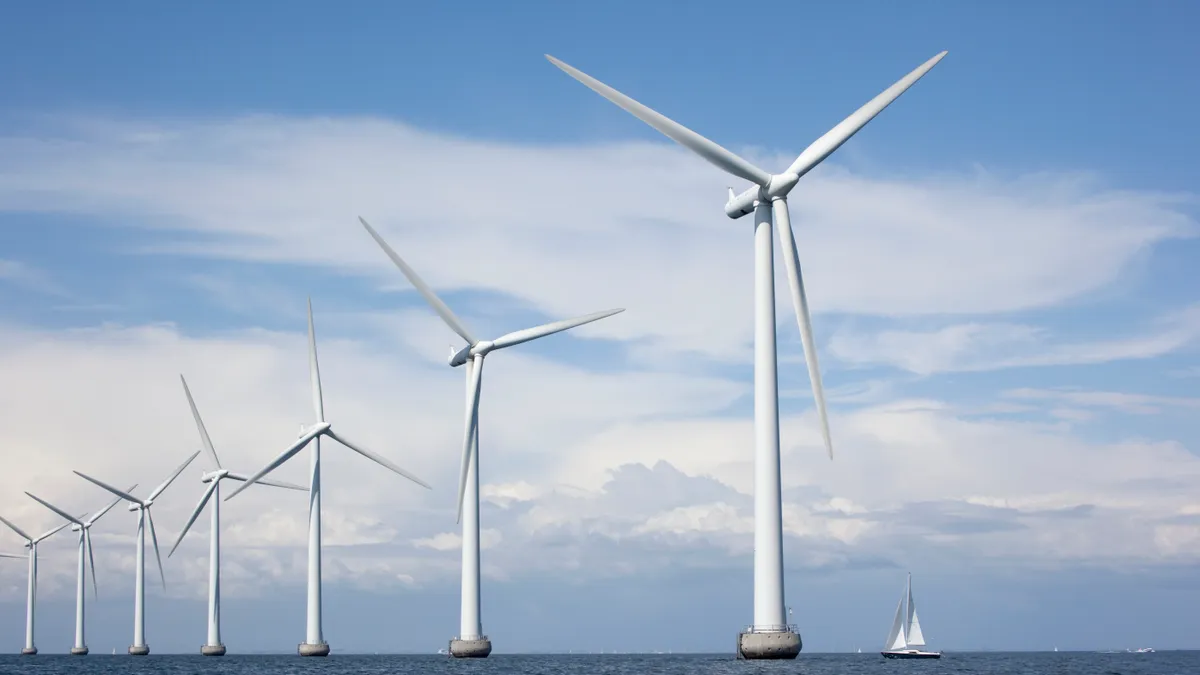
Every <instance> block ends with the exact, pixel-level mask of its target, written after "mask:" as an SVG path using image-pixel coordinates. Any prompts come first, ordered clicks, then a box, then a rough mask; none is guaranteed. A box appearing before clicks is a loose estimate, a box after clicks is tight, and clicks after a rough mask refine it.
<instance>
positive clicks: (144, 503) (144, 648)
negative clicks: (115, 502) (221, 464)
mask: <svg viewBox="0 0 1200 675" xmlns="http://www.w3.org/2000/svg"><path fill="white" fill-rule="evenodd" d="M199 454H200V451H199V450H197V451H196V452H193V453H192V455H191V456H190V457H188V458H187V460H186V461H185V462H184V463H183V464H180V465H179V468H178V469H175V473H172V474H171V476H170V477H169V478H167V479H166V480H164V481H163V482H162V483H161V484H160V485H159V486H158V487H156V488H154V491H153V492H151V493H150V496H148V497H146V498H145V499H138V498H137V497H134V496H133V495H131V494H129V492H127V491H125V490H118V489H117V488H115V487H113V486H111V485H109V484H108V483H105V482H103V481H101V480H98V479H96V478H92V477H91V476H88V475H86V474H83V473H80V472H78V471H76V472H75V474H76V475H78V476H79V477H80V478H83V479H84V480H86V481H89V482H91V483H93V484H95V485H98V486H100V487H102V488H104V489H105V490H108V491H109V492H111V493H112V494H114V495H116V496H118V497H120V498H121V499H124V500H125V501H127V502H129V510H130V511H136V512H137V514H138V521H137V563H136V565H137V567H136V572H137V577H136V580H135V582H134V587H133V644H131V645H129V653H130V654H131V655H133V656H145V655H147V654H149V653H150V645H148V644H146V524H147V523H149V524H150V540H151V541H152V542H153V543H154V559H155V560H157V561H158V576H159V577H160V578H161V579H162V585H163V590H166V588H167V575H166V574H164V573H163V566H162V556H161V555H159V553H158V534H156V533H155V531H154V516H152V515H151V514H150V507H151V506H153V505H154V500H155V499H158V497H159V495H161V494H162V493H163V491H164V490H166V489H167V486H169V485H170V484H171V483H172V482H173V481H174V480H175V479H176V478H178V477H179V474H181V473H183V470H184V469H186V468H187V466H188V464H191V463H192V460H193V459H196V457H197V456H198V455H199Z"/></svg>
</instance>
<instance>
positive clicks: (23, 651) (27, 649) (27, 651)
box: [21, 647, 37, 656]
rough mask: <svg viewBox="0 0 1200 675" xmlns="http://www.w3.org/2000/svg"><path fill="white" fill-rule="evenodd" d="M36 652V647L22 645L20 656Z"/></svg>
mask: <svg viewBox="0 0 1200 675" xmlns="http://www.w3.org/2000/svg"><path fill="white" fill-rule="evenodd" d="M34 654H37V647H22V648H21V656H33V655H34Z"/></svg>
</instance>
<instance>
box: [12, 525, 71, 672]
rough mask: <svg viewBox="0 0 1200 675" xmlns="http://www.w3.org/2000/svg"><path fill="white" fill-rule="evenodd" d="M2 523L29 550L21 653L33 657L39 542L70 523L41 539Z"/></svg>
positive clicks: (35, 650) (35, 647) (34, 651)
mask: <svg viewBox="0 0 1200 675" xmlns="http://www.w3.org/2000/svg"><path fill="white" fill-rule="evenodd" d="M0 522H3V523H4V524H5V525H7V526H9V527H10V528H11V529H12V531H13V532H16V533H17V535H19V536H20V537H21V538H22V539H24V540H25V548H27V549H29V595H28V597H27V598H26V600H25V647H24V648H23V649H21V653H22V654H25V655H27V656H33V655H34V654H37V653H38V650H37V645H35V644H34V643H33V610H34V605H35V604H36V602H37V545H38V542H40V541H42V540H43V539H46V538H47V537H49V536H51V535H53V534H57V533H58V531H59V530H61V529H63V528H64V527H66V526H67V525H70V523H63V524H62V525H59V526H58V527H56V528H54V529H53V530H49V531H47V532H46V533H45V534H43V535H42V536H40V537H31V536H29V535H28V534H25V531H24V530H22V529H21V528H19V527H17V526H16V525H13V524H12V523H11V522H9V521H8V520H7V519H5V518H4V517H0ZM5 557H9V556H8V554H5Z"/></svg>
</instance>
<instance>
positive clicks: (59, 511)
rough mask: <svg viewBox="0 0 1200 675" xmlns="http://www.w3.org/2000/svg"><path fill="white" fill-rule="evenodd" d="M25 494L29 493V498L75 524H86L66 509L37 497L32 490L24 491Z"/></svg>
mask: <svg viewBox="0 0 1200 675" xmlns="http://www.w3.org/2000/svg"><path fill="white" fill-rule="evenodd" d="M25 494H27V495H29V498H30V499H32V500H33V501H35V502H37V503H39V504H41V505H42V506H44V507H46V508H48V509H50V510H51V511H53V512H55V513H57V514H58V515H60V516H62V517H63V518H66V519H67V520H68V521H70V522H71V523H75V524H76V525H81V526H82V525H86V523H84V522H83V521H82V520H79V519H77V518H76V517H75V516H73V515H71V514H69V513H67V512H66V511H63V510H62V509H60V508H58V507H57V506H55V505H53V504H51V503H50V502H48V501H46V500H44V499H42V498H41V497H38V496H37V495H35V494H33V493H32V492H26V493H25Z"/></svg>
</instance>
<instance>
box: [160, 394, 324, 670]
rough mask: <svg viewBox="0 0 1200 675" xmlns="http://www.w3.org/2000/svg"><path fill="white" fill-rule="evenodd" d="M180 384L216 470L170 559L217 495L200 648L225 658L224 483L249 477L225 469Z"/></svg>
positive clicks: (294, 487)
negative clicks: (205, 628) (203, 638)
mask: <svg viewBox="0 0 1200 675" xmlns="http://www.w3.org/2000/svg"><path fill="white" fill-rule="evenodd" d="M179 381H180V382H182V383H183V393H184V395H186V396H187V401H188V406H190V407H191V409H192V417H194V418H195V419H196V429H197V430H198V431H199V432H200V443H201V444H202V445H203V446H204V451H205V452H207V453H208V458H209V459H210V460H212V465H213V470H212V471H209V472H206V473H205V474H204V475H203V476H201V477H200V482H202V483H208V484H209V485H208V490H206V491H205V492H204V496H203V497H201V498H200V503H198V504H196V508H195V510H194V511H192V515H191V517H190V518H188V521H187V524H185V525H184V526H183V530H182V531H180V533H179V537H178V538H177V539H176V540H175V545H174V546H172V547H171V550H170V552H168V553H167V557H168V558H170V557H171V555H173V554H174V553H175V549H177V548H179V544H180V542H182V541H183V538H184V536H186V535H187V533H188V530H189V529H190V528H191V527H192V523H194V522H196V518H198V517H199V516H200V512H201V511H203V510H204V505H205V504H207V503H208V500H209V499H210V498H212V497H214V496H215V497H216V499H214V500H213V502H212V524H211V525H210V526H209V531H208V639H207V640H206V641H205V643H204V645H203V646H202V647H200V653H201V654H203V655H205V656H224V655H225V645H224V643H222V642H221V481H222V480H224V479H226V478H228V479H230V480H237V481H245V480H246V477H245V476H243V475H241V474H237V473H233V472H232V471H230V470H229V469H226V468H224V467H223V466H221V460H219V459H217V450H216V448H214V447H213V444H212V439H210V438H209V437H208V430H207V429H205V428H204V421H203V420H201V419H200V411H199V410H197V409H196V402H195V401H193V400H192V392H191V391H190V390H189V389H188V386H187V380H185V379H184V378H183V375H180V376H179ZM258 482H259V483H262V484H263V485H270V486H273V487H281V488H287V489H289V490H301V491H306V490H307V489H308V488H304V487H301V486H299V485H292V484H291V483H281V482H276V481H269V480H263V479H261V478H260V479H259V480H258Z"/></svg>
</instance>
